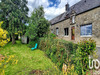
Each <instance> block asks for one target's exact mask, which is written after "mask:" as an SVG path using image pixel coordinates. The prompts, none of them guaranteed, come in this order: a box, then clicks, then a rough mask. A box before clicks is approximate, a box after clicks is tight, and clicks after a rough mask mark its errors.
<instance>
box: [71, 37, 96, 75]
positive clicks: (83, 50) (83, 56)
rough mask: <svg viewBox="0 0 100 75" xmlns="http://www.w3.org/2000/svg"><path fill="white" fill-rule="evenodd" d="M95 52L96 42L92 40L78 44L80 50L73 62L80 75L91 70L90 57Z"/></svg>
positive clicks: (77, 51)
mask: <svg viewBox="0 0 100 75" xmlns="http://www.w3.org/2000/svg"><path fill="white" fill-rule="evenodd" d="M95 50H96V42H95V41H94V40H92V39H89V40H82V41H81V42H79V43H78V49H77V50H76V53H75V54H74V55H75V56H73V59H72V60H73V61H74V64H75V69H76V71H77V73H78V74H79V75H82V74H83V73H84V72H86V71H87V70H88V69H89V55H93V52H94V51H95ZM78 71H79V72H78Z"/></svg>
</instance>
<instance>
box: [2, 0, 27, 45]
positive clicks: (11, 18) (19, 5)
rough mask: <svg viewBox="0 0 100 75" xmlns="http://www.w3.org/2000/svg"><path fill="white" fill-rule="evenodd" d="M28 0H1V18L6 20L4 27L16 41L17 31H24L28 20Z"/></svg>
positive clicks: (13, 41) (13, 40)
mask: <svg viewBox="0 0 100 75" xmlns="http://www.w3.org/2000/svg"><path fill="white" fill-rule="evenodd" d="M27 3H28V2H27V1H26V0H16V1H15V0H1V2H0V10H1V11H0V20H2V21H4V24H3V25H2V27H3V28H4V29H6V30H7V31H8V32H9V34H10V36H11V37H12V43H13V44H14V43H15V33H16V32H18V31H23V30H24V27H25V23H26V22H27V21H28V20H27V19H28V16H27V15H28V7H27Z"/></svg>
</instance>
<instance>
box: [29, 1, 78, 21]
mask: <svg viewBox="0 0 100 75" xmlns="http://www.w3.org/2000/svg"><path fill="white" fill-rule="evenodd" d="M79 1H80V0H28V7H29V13H28V15H29V16H31V13H32V11H33V10H34V8H37V7H38V6H40V5H42V6H43V7H44V12H45V18H46V19H47V20H51V19H53V18H54V17H56V16H58V15H60V14H61V13H63V12H65V5H66V4H67V3H69V4H70V6H72V5H74V4H75V3H77V2H79Z"/></svg>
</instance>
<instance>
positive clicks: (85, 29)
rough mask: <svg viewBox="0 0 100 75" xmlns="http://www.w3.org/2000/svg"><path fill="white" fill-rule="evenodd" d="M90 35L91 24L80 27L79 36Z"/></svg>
mask: <svg viewBox="0 0 100 75" xmlns="http://www.w3.org/2000/svg"><path fill="white" fill-rule="evenodd" d="M91 35H92V24H89V25H84V26H81V36H91Z"/></svg>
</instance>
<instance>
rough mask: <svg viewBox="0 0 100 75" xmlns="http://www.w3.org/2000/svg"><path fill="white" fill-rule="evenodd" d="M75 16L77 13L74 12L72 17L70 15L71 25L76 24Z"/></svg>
mask: <svg viewBox="0 0 100 75" xmlns="http://www.w3.org/2000/svg"><path fill="white" fill-rule="evenodd" d="M75 15H76V12H75V11H74V10H72V11H71V15H70V22H71V24H75Z"/></svg>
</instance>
